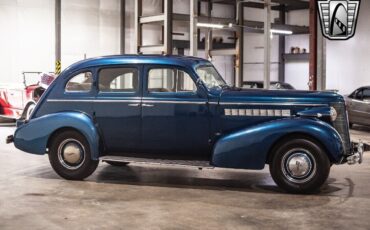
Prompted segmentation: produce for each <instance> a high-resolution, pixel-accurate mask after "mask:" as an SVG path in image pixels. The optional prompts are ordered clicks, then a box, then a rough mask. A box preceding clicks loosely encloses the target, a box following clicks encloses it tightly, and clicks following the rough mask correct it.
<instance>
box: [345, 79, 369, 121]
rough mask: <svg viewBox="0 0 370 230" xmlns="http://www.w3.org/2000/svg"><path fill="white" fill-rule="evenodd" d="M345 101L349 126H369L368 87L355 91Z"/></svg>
mask: <svg viewBox="0 0 370 230" xmlns="http://www.w3.org/2000/svg"><path fill="white" fill-rule="evenodd" d="M345 100H346V105H347V109H348V118H349V123H350V125H351V126H352V125H353V124H360V125H370V86H367V87H360V88H358V89H356V90H355V91H354V92H353V93H351V94H350V95H348V96H345Z"/></svg>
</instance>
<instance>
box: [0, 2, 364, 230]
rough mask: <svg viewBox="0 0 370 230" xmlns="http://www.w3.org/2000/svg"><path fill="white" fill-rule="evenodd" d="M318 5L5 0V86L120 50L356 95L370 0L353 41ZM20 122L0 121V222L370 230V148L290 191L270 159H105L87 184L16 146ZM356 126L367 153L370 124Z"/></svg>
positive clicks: (355, 135)
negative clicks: (212, 162)
mask: <svg viewBox="0 0 370 230" xmlns="http://www.w3.org/2000/svg"><path fill="white" fill-rule="evenodd" d="M317 11H318V9H317V2H316V1H314V0H307V1H304V0H265V1H259V0H251V1H242V0H89V1H88V0H75V1H71V0H54V1H50V0H27V1H26V0H0V28H2V35H3V36H0V50H1V51H2V52H0V63H1V66H2V68H1V69H2V74H1V76H0V85H1V84H8V85H18V84H22V81H23V78H22V72H29V71H32V72H54V73H56V74H58V73H60V72H59V71H62V70H64V69H66V68H67V67H68V66H69V65H71V64H73V63H75V62H77V61H79V60H83V59H87V58H91V57H97V56H105V55H118V54H163V55H181V56H196V57H201V58H204V59H207V60H210V61H211V62H212V63H213V64H214V65H215V67H216V68H217V69H218V71H219V72H220V74H221V75H222V76H223V77H224V79H225V80H226V81H227V83H228V84H230V85H234V86H237V87H243V85H245V84H246V82H249V81H258V82H263V85H264V88H266V89H270V84H271V83H272V82H281V83H283V82H284V83H288V84H290V85H292V86H293V87H294V88H295V89H297V90H334V91H336V92H338V93H339V94H341V95H348V94H350V93H352V92H354V91H355V90H356V89H358V88H360V87H364V86H368V85H370V78H369V76H368V68H367V66H368V61H367V60H369V59H370V56H369V54H370V46H369V44H368V42H367V41H368V38H369V36H370V31H369V29H368V25H367V22H368V21H369V20H370V14H369V12H370V2H369V1H362V2H361V7H360V12H359V18H358V23H357V29H356V34H355V36H354V37H353V38H351V39H349V40H346V41H332V40H328V39H326V38H325V37H324V36H323V34H322V32H321V25H320V18H319V16H318V13H317ZM269 21H270V22H271V23H266V22H269ZM59 66H61V68H60V69H59ZM367 116H369V119H368V120H369V121H370V108H369V110H368V113H367ZM15 129H16V127H15V124H14V121H12V120H6V119H1V123H0V140H3V141H2V142H1V144H0V153H1V154H0V161H1V162H2V166H1V167H0V172H1V173H0V175H1V176H0V181H1V182H2V183H1V184H0V188H1V189H0V197H1V198H0V229H66V228H71V229H292V228H297V227H298V228H302V229H334V228H340V229H348V228H351V229H369V228H370V222H369V221H368V220H367V213H368V212H370V192H369V191H370V184H369V183H368V181H369V180H368V174H369V173H370V163H369V162H370V157H369V154H367V153H368V152H365V155H364V162H363V164H362V165H357V166H347V165H344V166H340V167H333V168H332V171H331V174H330V177H329V180H328V181H327V182H326V184H325V185H324V187H323V188H322V189H321V191H320V193H319V194H313V195H291V194H286V193H284V192H283V191H281V190H280V189H279V188H277V186H276V185H275V183H274V182H273V180H272V179H271V178H270V176H269V173H268V169H267V168H266V169H265V170H263V171H261V172H256V171H248V170H247V171H246V170H243V171H242V170H227V169H202V170H198V169H196V168H186V167H171V166H160V167H159V166H147V165H141V164H130V165H128V166H125V167H114V166H111V165H108V164H100V165H99V168H98V170H97V171H96V172H95V173H94V174H93V175H92V176H90V177H89V178H88V179H87V180H86V181H67V180H63V179H60V177H58V175H57V174H55V173H54V171H53V170H52V168H51V167H50V165H49V162H48V159H47V156H46V155H45V156H41V157H40V156H35V155H30V154H25V153H23V152H22V151H20V150H17V149H16V148H15V147H14V146H13V145H6V144H5V142H4V140H5V139H6V137H7V136H8V135H10V134H12V133H14V130H15ZM350 133H351V139H353V140H354V141H358V140H362V141H363V142H364V143H365V146H367V147H366V150H369V149H368V145H370V135H369V133H370V128H369V127H368V126H364V125H358V124H354V126H353V127H352V129H351V130H350Z"/></svg>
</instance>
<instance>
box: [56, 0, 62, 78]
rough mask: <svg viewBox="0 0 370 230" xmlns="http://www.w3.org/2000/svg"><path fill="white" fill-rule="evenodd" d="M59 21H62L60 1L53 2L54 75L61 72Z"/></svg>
mask: <svg viewBox="0 0 370 230" xmlns="http://www.w3.org/2000/svg"><path fill="white" fill-rule="evenodd" d="M61 20H62V3H61V0H55V74H60V72H61V59H62V57H61V56H62V47H61V41H62V39H61Z"/></svg>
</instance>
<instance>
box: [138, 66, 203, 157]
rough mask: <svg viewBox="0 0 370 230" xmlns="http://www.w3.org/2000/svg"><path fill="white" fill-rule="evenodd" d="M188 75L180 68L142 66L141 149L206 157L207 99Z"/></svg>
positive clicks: (173, 154) (174, 154) (159, 152)
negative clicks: (144, 75) (143, 78)
mask: <svg viewBox="0 0 370 230" xmlns="http://www.w3.org/2000/svg"><path fill="white" fill-rule="evenodd" d="M189 72H190V71H187V70H186V69H184V68H181V67H168V66H146V67H145V74H146V77H145V81H144V92H143V101H142V125H143V127H142V147H143V148H144V149H145V150H146V152H150V153H155V154H166V155H167V156H166V157H169V155H170V156H171V157H174V158H187V157H189V158H191V159H195V158H196V157H199V158H203V157H205V158H207V157H209V154H210V149H209V143H208V142H209V113H208V98H207V94H205V93H204V91H201V89H200V88H199V89H198V88H197V86H196V84H195V83H194V82H195V81H194V80H195V79H196V78H194V77H191V74H189ZM158 156H159V155H158Z"/></svg>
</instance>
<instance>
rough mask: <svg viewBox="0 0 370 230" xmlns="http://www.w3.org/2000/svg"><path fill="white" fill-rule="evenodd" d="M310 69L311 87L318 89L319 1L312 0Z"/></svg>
mask: <svg viewBox="0 0 370 230" xmlns="http://www.w3.org/2000/svg"><path fill="white" fill-rule="evenodd" d="M309 4H310V10H309V13H310V67H309V68H310V70H309V82H308V85H309V88H310V90H317V2H316V0H310V2H309Z"/></svg>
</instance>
